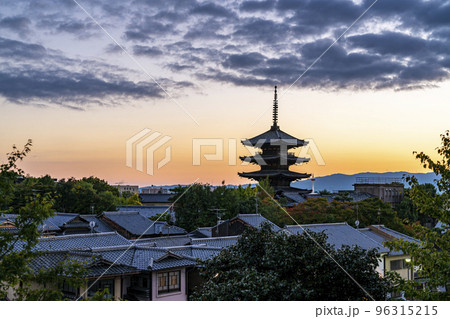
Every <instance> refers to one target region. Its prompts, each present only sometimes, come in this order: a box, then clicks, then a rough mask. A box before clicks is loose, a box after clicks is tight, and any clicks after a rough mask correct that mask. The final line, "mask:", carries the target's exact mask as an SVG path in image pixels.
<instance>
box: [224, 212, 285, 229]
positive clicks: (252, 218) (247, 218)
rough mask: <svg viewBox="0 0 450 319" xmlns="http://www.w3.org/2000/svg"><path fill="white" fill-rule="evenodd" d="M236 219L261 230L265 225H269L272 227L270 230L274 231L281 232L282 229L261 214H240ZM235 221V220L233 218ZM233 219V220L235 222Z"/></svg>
mask: <svg viewBox="0 0 450 319" xmlns="http://www.w3.org/2000/svg"><path fill="white" fill-rule="evenodd" d="M235 218H239V219H240V220H242V221H244V222H245V223H247V224H249V225H250V226H252V227H254V228H257V229H260V228H261V227H262V225H263V224H265V223H268V224H269V225H270V228H271V229H272V230H273V231H279V230H281V228H280V227H278V226H277V225H275V224H274V223H272V222H271V221H270V220H268V219H267V218H265V217H263V216H261V215H260V214H239V215H237V216H236V217H235ZM233 219H234V218H233ZM233 219H232V220H233Z"/></svg>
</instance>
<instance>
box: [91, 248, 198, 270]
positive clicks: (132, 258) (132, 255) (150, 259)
mask: <svg viewBox="0 0 450 319" xmlns="http://www.w3.org/2000/svg"><path fill="white" fill-rule="evenodd" d="M92 251H93V252H95V253H96V254H99V255H101V256H102V257H103V258H104V259H106V260H109V261H111V262H115V263H120V264H125V265H129V266H132V267H136V268H138V269H140V270H161V269H170V268H176V267H184V266H193V265H195V264H196V262H195V260H194V258H190V257H189V256H183V255H179V254H174V253H172V252H170V251H169V250H168V249H165V248H157V247H141V246H133V247H109V248H103V249H93V250H92ZM165 257H167V258H165Z"/></svg>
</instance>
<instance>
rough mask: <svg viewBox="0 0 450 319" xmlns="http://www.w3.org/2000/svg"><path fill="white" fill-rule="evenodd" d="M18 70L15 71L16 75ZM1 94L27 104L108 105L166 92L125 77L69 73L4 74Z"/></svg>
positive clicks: (33, 71) (0, 76) (0, 86)
mask: <svg viewBox="0 0 450 319" xmlns="http://www.w3.org/2000/svg"><path fill="white" fill-rule="evenodd" d="M14 71H15V72H14ZM0 94H1V95H2V96H4V97H5V98H6V99H8V100H9V101H12V102H15V103H18V104H24V103H30V102H31V103H33V102H34V101H47V102H49V103H52V104H62V105H65V104H66V103H74V104H77V105H85V104H88V103H89V104H91V103H98V102H99V101H102V100H103V99H105V98H106V100H105V101H104V102H100V103H101V104H106V101H108V100H109V99H110V98H111V97H115V98H127V99H129V98H143V97H152V98H161V97H162V91H161V90H160V89H159V88H158V87H157V86H156V84H153V83H147V82H138V83H135V82H132V81H129V80H126V79H124V78H122V79H121V80H117V79H115V78H113V79H108V78H101V77H99V76H97V75H95V74H91V73H75V72H70V71H67V70H63V69H59V70H48V71H47V70H24V69H17V70H14V69H9V70H8V72H7V73H6V72H2V71H0Z"/></svg>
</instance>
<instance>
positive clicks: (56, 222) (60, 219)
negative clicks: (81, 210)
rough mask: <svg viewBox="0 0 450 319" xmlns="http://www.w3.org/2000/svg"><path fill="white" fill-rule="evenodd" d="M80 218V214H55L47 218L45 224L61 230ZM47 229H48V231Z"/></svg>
mask: <svg viewBox="0 0 450 319" xmlns="http://www.w3.org/2000/svg"><path fill="white" fill-rule="evenodd" d="M77 216H79V215H78V214H69V213H55V215H54V216H52V217H49V218H47V219H46V220H45V221H44V222H43V224H45V225H46V226H47V227H48V226H51V225H53V226H55V227H59V228H61V227H62V226H63V225H64V224H66V223H68V222H70V221H71V220H72V219H74V218H76V217H77ZM47 227H46V229H47Z"/></svg>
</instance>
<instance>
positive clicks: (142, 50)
mask: <svg viewBox="0 0 450 319" xmlns="http://www.w3.org/2000/svg"><path fill="white" fill-rule="evenodd" d="M133 53H134V54H135V55H143V56H149V57H157V56H160V55H162V54H163V52H162V51H161V50H160V49H158V48H157V47H149V46H146V45H135V46H134V47H133Z"/></svg>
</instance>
